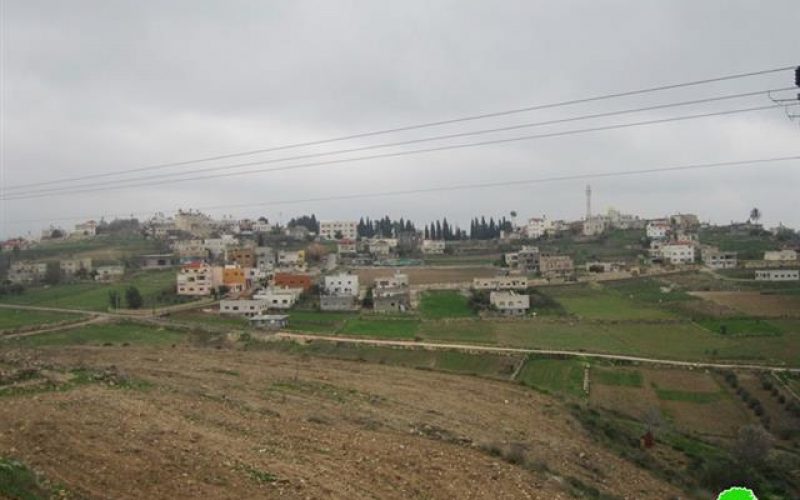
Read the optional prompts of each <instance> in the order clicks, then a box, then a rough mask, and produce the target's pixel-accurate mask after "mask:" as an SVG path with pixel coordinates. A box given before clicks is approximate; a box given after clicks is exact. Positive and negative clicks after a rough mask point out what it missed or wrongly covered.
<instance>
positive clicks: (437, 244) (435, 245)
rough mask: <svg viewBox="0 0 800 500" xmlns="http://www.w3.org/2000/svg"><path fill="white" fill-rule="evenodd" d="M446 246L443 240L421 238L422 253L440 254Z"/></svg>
mask: <svg viewBox="0 0 800 500" xmlns="http://www.w3.org/2000/svg"><path fill="white" fill-rule="evenodd" d="M446 247H447V244H446V243H445V241H444V240H422V253H424V254H425V255H441V254H443V253H444V250H445V248H446Z"/></svg>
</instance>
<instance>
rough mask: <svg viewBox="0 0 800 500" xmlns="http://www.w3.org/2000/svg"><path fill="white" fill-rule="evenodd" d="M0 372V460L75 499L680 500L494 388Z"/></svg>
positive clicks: (348, 372)
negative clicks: (593, 496) (588, 494)
mask: <svg viewBox="0 0 800 500" xmlns="http://www.w3.org/2000/svg"><path fill="white" fill-rule="evenodd" d="M0 367H1V368H2V372H3V373H2V379H1V380H0V382H1V383H2V388H3V392H2V394H1V395H0V398H2V404H0V453H2V455H3V456H5V457H10V458H13V459H17V460H20V461H22V462H23V463H25V464H26V465H27V466H29V467H30V468H32V469H33V470H35V471H36V472H38V473H40V474H42V475H44V476H45V477H46V478H48V479H49V480H50V481H52V482H54V483H57V484H59V485H61V486H63V487H64V488H65V489H66V490H67V491H68V492H70V493H69V494H71V495H73V496H75V497H88V498H256V497H259V498H264V497H267V498H278V497H280V498H547V499H550V498H570V497H574V496H580V492H576V490H575V486H574V485H575V484H583V485H588V486H591V487H593V488H597V489H598V490H600V491H601V492H606V493H609V494H613V495H617V496H620V497H625V498H673V497H679V496H680V497H683V494H682V493H681V492H680V491H678V490H677V489H676V488H675V487H673V486H672V485H670V484H668V483H666V482H665V481H663V480H661V479H658V478H656V477H654V476H653V475H651V474H650V473H649V472H647V471H645V470H643V469H640V468H637V467H636V466H635V465H633V464H632V463H631V462H628V461H625V460H623V459H621V458H619V457H618V456H617V455H615V454H613V453H612V452H610V451H607V450H606V449H605V448H603V447H602V446H600V445H598V444H597V443H596V441H594V440H592V438H591V437H590V436H589V435H588V434H587V432H586V430H585V429H584V428H583V427H582V426H581V424H580V423H578V422H577V421H575V420H574V419H573V418H572V417H571V416H570V413H569V411H568V410H567V409H566V408H565V404H564V403H562V402H560V401H558V400H556V399H553V398H551V397H548V396H545V395H543V394H540V393H537V392H535V391H532V390H530V389H527V388H524V387H522V386H519V385H515V384H510V383H506V382H501V381H492V380H486V379H480V378H477V377H464V376H456V375H449V374H442V373H434V372H430V371H424V370H413V369H406V368H400V367H391V366H385V365H378V364H367V363H360V362H356V361H340V360H331V359H320V358H307V357H302V356H290V355H287V354H282V353H278V352H273V351H245V350H234V349H221V350H216V349H210V348H196V347H190V346H185V345H179V346H178V347H175V348H166V349H165V348H157V347H133V346H129V347H61V348H45V349H39V350H32V349H24V348H19V349H4V350H3V351H0ZM509 447H514V448H515V449H516V450H517V455H515V456H517V457H518V456H519V455H520V454H521V455H522V457H523V459H522V461H519V460H512V459H510V458H509V456H508V455H506V454H505V452H504V451H503V450H506V449H509ZM504 457H505V459H504Z"/></svg>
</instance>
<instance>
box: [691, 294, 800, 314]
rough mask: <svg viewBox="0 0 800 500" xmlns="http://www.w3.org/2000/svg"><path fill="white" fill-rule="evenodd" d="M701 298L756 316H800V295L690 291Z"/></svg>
mask: <svg viewBox="0 0 800 500" xmlns="http://www.w3.org/2000/svg"><path fill="white" fill-rule="evenodd" d="M690 293H691V294H692V295H694V296H696V297H700V298H701V299H705V300H710V301H712V302H715V303H717V304H719V305H721V306H725V307H730V308H733V309H736V310H737V311H740V312H743V313H745V314H748V315H750V316H756V317H770V318H783V317H800V295H778V294H762V293H759V292H690Z"/></svg>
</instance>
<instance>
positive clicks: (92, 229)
mask: <svg viewBox="0 0 800 500" xmlns="http://www.w3.org/2000/svg"><path fill="white" fill-rule="evenodd" d="M72 234H73V236H87V237H92V236H96V235H97V222H95V221H93V220H90V221H86V222H84V223H82V224H75V230H74V231H72Z"/></svg>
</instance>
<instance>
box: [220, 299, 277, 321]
mask: <svg viewBox="0 0 800 500" xmlns="http://www.w3.org/2000/svg"><path fill="white" fill-rule="evenodd" d="M268 309H269V303H268V302H267V301H266V300H256V299H238V300H223V301H220V303H219V312H220V314H236V315H240V316H247V317H251V316H259V315H261V314H264V313H265V312H267V310H268Z"/></svg>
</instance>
